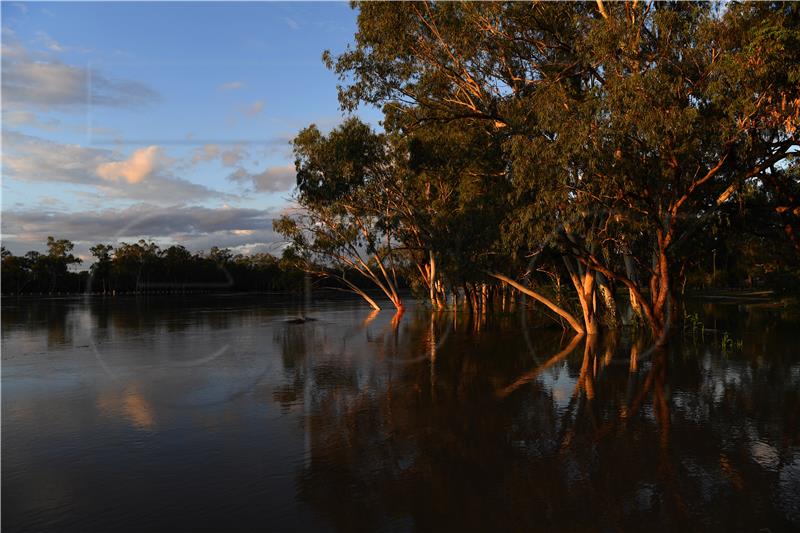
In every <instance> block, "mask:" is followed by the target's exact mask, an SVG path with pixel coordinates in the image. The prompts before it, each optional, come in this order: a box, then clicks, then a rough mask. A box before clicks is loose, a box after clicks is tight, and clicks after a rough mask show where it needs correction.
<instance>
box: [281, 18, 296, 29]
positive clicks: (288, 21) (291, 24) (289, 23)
mask: <svg viewBox="0 0 800 533" xmlns="http://www.w3.org/2000/svg"><path fill="white" fill-rule="evenodd" d="M283 21H284V22H285V23H286V25H287V26H289V27H290V28H291V29H293V30H296V29H298V28H300V25H299V24H298V23H297V21H295V20H294V19H292V18H289V17H284V18H283Z"/></svg>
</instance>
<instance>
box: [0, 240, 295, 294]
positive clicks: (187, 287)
mask: <svg viewBox="0 0 800 533" xmlns="http://www.w3.org/2000/svg"><path fill="white" fill-rule="evenodd" d="M73 248H74V244H73V243H72V242H70V241H69V240H65V239H55V238H53V237H48V239H47V252H46V253H39V252H36V251H31V252H28V253H26V254H25V255H22V256H15V255H13V254H11V253H10V252H9V251H8V250H6V249H5V248H3V250H2V291H3V293H4V294H30V293H34V294H36V293H78V292H100V293H125V292H168V291H169V292H173V291H174V292H181V291H184V292H194V291H219V290H223V291H227V290H230V291H296V290H301V289H302V288H303V285H304V277H305V276H304V273H303V272H302V271H300V270H298V269H297V268H295V267H293V266H291V265H289V264H288V263H287V261H286V260H282V259H279V258H277V257H275V256H273V255H271V254H268V253H259V254H252V255H241V254H236V255H234V254H233V253H232V252H231V251H230V250H228V249H225V248H217V247H213V248H211V249H210V250H209V251H208V252H206V253H203V252H200V253H192V252H190V251H189V250H187V249H186V248H184V247H183V246H180V245H173V246H169V247H168V248H163V249H162V248H160V247H159V246H158V245H157V244H155V243H153V242H147V241H144V240H140V241H139V242H137V243H133V244H128V243H122V244H120V245H118V246H117V247H116V248H115V247H113V246H111V245H107V244H98V245H96V246H93V247H92V248H91V252H92V255H93V256H94V259H95V261H94V263H93V264H92V265H91V266H90V267H89V269H88V270H83V271H75V270H74V269H71V268H70V267H71V266H73V265H78V264H80V263H81V262H82V261H81V259H80V258H78V257H76V256H75V255H74V254H73V253H72V250H73Z"/></svg>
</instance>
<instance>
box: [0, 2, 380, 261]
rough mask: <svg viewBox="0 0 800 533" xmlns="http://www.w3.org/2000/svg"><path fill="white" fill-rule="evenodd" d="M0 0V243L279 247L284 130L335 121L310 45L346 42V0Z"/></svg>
mask: <svg viewBox="0 0 800 533" xmlns="http://www.w3.org/2000/svg"><path fill="white" fill-rule="evenodd" d="M0 6H1V7H0V9H2V243H3V246H5V247H6V248H8V249H9V250H11V251H12V252H13V253H15V254H22V253H24V252H26V251H28V250H38V251H43V250H44V249H45V248H46V246H45V242H46V240H47V236H48V235H52V236H54V237H56V238H66V239H70V240H72V241H73V242H74V243H75V252H76V253H77V254H78V255H79V256H80V257H82V258H83V259H84V265H83V266H84V267H85V266H86V265H87V264H88V263H90V262H91V259H92V258H91V255H90V254H89V252H88V249H89V247H90V246H92V245H94V244H97V243H101V242H102V243H107V244H112V245H114V244H117V243H119V242H122V241H125V242H134V241H137V240H139V239H140V238H144V239H150V240H153V241H155V242H157V243H159V244H160V245H169V244H173V243H174V244H181V245H183V246H186V247H187V248H188V249H190V250H192V251H200V250H208V249H209V248H210V247H211V246H219V247H227V248H231V249H232V250H233V251H234V252H236V253H245V254H247V253H255V252H267V251H268V252H272V253H279V251H280V236H278V235H276V234H275V233H274V232H273V231H272V219H273V218H275V217H277V216H280V215H281V214H282V213H284V212H286V211H287V210H290V209H291V208H292V205H293V204H292V202H291V191H292V187H293V186H294V183H295V174H294V164H293V157H292V153H291V146H290V144H289V143H290V140H291V139H292V137H293V136H294V135H296V134H297V132H298V131H299V130H300V129H302V128H304V127H306V126H308V125H310V124H312V123H313V124H316V125H317V126H318V127H319V128H320V129H321V130H323V131H326V130H330V129H331V128H332V127H334V126H335V125H337V124H338V123H340V122H341V121H342V120H343V119H344V115H343V113H342V112H341V111H340V109H339V105H338V100H337V92H336V85H337V83H338V80H337V77H336V75H335V74H334V73H332V72H330V71H328V70H327V69H326V68H325V66H324V64H323V63H322V60H321V56H322V52H323V51H324V50H326V49H329V50H331V51H332V52H334V53H338V52H341V51H343V50H344V49H345V47H346V46H347V45H348V43H351V42H352V40H353V35H354V33H355V30H356V16H357V12H356V11H354V10H352V9H351V8H350V7H349V5H348V4H347V3H344V2H341V3H339V2H326V3H311V2H309V3H305V2H293V3H292V2H290V3H281V2H275V3H255V2H241V3H210V2H209V3H207V2H200V3H195V2H180V3H161V2H150V3H145V2H140V3H137V2H130V3H128V2H125V3H123V2H103V3H68V2H55V3H43V2H42V3H40V2H28V3H16V2H3V3H2V4H0ZM356 114H357V115H358V116H360V117H361V118H362V119H363V120H365V121H367V122H369V123H371V124H373V125H374V126H376V127H379V120H380V114H379V112H378V110H376V109H374V108H365V109H360V110H359V111H358V112H357V113H356Z"/></svg>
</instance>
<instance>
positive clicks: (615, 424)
mask: <svg viewBox="0 0 800 533" xmlns="http://www.w3.org/2000/svg"><path fill="white" fill-rule="evenodd" d="M693 305H694V307H692V308H691V309H690V311H691V312H692V313H695V312H697V314H698V316H700V317H702V320H703V331H696V330H692V331H687V330H685V329H684V330H683V331H674V332H673V338H672V339H671V342H670V343H669V344H668V346H667V347H666V348H664V349H662V350H652V349H650V346H649V343H648V342H647V340H646V339H644V338H642V337H640V336H638V335H637V334H636V332H635V331H632V330H624V331H622V332H618V333H613V334H606V335H604V336H603V337H602V338H599V339H598V338H596V337H572V336H571V335H570V334H565V333H563V332H562V331H560V330H553V329H548V328H528V329H527V330H526V331H527V334H525V335H523V334H522V324H527V323H529V322H528V321H526V320H524V319H521V317H520V315H519V314H503V315H492V316H488V317H487V316H479V317H473V318H470V317H468V316H466V315H464V314H456V313H452V312H439V313H433V314H432V313H431V312H430V311H428V310H425V309H424V308H411V309H410V310H409V311H407V312H406V313H405V314H403V315H394V316H393V315H392V314H391V313H389V312H382V313H371V312H370V311H369V310H367V309H365V308H364V307H363V306H361V305H360V304H359V303H357V302H331V303H324V302H323V303H319V302H318V303H314V304H309V303H303V304H302V309H301V306H299V305H298V306H294V305H293V304H289V305H287V304H285V303H279V302H278V303H274V304H269V303H266V302H263V301H260V300H258V299H256V298H216V299H215V298H208V299H202V298H196V299H191V298H189V299H187V300H186V301H182V302H172V301H162V300H158V299H147V300H145V299H139V300H137V299H130V300H120V301H114V300H90V299H88V300H66V301H39V302H26V303H25V304H24V305H23V304H15V305H12V306H6V305H5V303H4V307H3V316H2V319H3V327H2V340H3V376H2V379H3V388H2V394H3V398H2V399H3V413H2V414H3V427H2V429H3V443H2V444H3V447H2V459H3V479H2V481H3V495H2V499H3V501H2V504H3V510H4V513H3V519H2V520H3V528H4V530H5V529H7V530H9V531H14V530H22V529H25V528H30V529H47V528H57V529H61V530H63V529H79V530H82V531H87V530H96V531H101V530H108V529H109V528H114V529H128V530H141V529H142V528H150V529H159V530H160V529H181V530H186V529H192V530H198V529H205V530H220V529H225V530H237V529H238V530H252V529H255V528H262V529H263V528H267V529H277V530H286V529H303V530H308V529H320V530H344V531H350V530H408V529H419V530H437V531H438V530H498V529H507V530H552V529H559V530H564V529H567V530H584V529H616V528H623V529H635V530H639V529H645V528H646V529H648V530H653V529H655V530H676V529H681V530H683V529H688V530H706V529H718V528H727V529H761V528H769V529H770V530H773V531H779V530H786V529H792V528H796V527H798V526H799V525H800V496H798V495H799V494H800V425H799V422H800V353H798V350H797V348H796V343H795V341H794V338H795V336H794V333H795V331H796V326H797V324H798V323H800V320H798V317H797V316H795V315H793V314H791V313H789V312H788V311H786V310H782V309H771V308H757V307H752V306H749V307H748V306H736V305H720V304H713V305H710V304H705V303H700V302H696V303H694V304H693ZM300 311H302V312H303V313H306V312H307V313H308V315H309V316H313V317H314V318H315V319H316V320H315V321H311V322H306V323H303V324H289V323H287V322H286V319H287V318H288V317H293V316H298V314H299V313H300ZM523 318H524V317H523ZM724 339H733V340H732V341H724Z"/></svg>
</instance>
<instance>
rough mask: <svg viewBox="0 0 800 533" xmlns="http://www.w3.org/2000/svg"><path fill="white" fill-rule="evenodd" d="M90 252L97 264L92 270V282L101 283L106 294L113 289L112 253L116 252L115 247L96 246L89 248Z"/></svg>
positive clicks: (106, 245)
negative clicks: (111, 277)
mask: <svg viewBox="0 0 800 533" xmlns="http://www.w3.org/2000/svg"><path fill="white" fill-rule="evenodd" d="M89 251H90V252H91V253H92V255H93V256H94V258H95V262H94V264H93V265H92V266H91V268H90V271H91V274H92V281H93V283H97V282H100V284H101V286H102V287H103V293H104V294H105V292H106V291H108V290H109V289H110V287H111V279H110V276H111V268H112V261H111V253H112V252H113V251H114V247H113V246H111V245H109V244H96V245H94V246H92V247H91V248H89Z"/></svg>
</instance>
